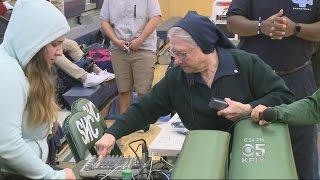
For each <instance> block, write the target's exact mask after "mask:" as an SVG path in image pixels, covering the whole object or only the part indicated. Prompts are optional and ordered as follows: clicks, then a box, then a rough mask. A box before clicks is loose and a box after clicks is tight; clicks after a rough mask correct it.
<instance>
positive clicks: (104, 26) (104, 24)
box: [101, 20, 126, 50]
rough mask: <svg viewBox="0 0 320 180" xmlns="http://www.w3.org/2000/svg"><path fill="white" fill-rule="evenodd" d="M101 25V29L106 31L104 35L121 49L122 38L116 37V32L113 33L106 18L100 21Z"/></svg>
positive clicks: (122, 44) (123, 43) (122, 45)
mask: <svg viewBox="0 0 320 180" xmlns="http://www.w3.org/2000/svg"><path fill="white" fill-rule="evenodd" d="M101 27H102V29H103V31H104V32H105V33H106V35H107V36H108V37H109V39H110V40H111V41H112V42H113V43H114V44H115V45H116V46H117V47H118V48H119V49H121V50H123V47H124V45H125V43H126V42H125V41H124V40H122V39H118V37H117V35H116V33H114V31H113V29H112V27H111V24H110V23H109V22H108V21H107V20H102V21H101Z"/></svg>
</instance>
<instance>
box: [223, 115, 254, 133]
mask: <svg viewBox="0 0 320 180" xmlns="http://www.w3.org/2000/svg"><path fill="white" fill-rule="evenodd" d="M248 117H249V116H244V117H241V118H239V119H237V120H236V121H234V122H233V123H232V124H231V126H230V127H229V128H228V129H227V132H229V133H231V129H232V128H233V126H235V125H236V124H237V123H238V122H240V121H242V120H244V119H247V118H248Z"/></svg>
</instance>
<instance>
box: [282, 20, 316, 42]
mask: <svg viewBox="0 0 320 180" xmlns="http://www.w3.org/2000/svg"><path fill="white" fill-rule="evenodd" d="M285 18H286V17H285ZM286 21H287V27H288V28H287V29H288V30H287V31H286V33H287V36H292V35H293V34H294V28H295V26H296V23H295V22H293V21H291V20H290V19H289V18H286ZM298 25H300V26H301V30H300V32H299V33H298V34H297V35H296V36H297V37H299V38H301V39H304V40H308V41H320V21H318V22H315V23H311V24H303V23H298Z"/></svg>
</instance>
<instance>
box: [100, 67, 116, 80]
mask: <svg viewBox="0 0 320 180" xmlns="http://www.w3.org/2000/svg"><path fill="white" fill-rule="evenodd" d="M98 75H99V76H103V77H105V78H106V81H109V80H111V79H114V78H115V75H114V74H113V73H109V72H108V71H107V70H102V71H100V72H99V73H98Z"/></svg>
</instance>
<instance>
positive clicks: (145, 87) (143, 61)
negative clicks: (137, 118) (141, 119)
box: [132, 50, 157, 132]
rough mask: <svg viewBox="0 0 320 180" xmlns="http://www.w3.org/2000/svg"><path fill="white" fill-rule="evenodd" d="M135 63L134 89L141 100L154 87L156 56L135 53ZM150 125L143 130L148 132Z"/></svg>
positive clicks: (143, 52) (141, 52)
mask: <svg viewBox="0 0 320 180" xmlns="http://www.w3.org/2000/svg"><path fill="white" fill-rule="evenodd" d="M133 55H134V57H133V59H134V61H133V63H132V71H133V79H134V89H135V91H136V92H137V93H138V96H139V99H140V98H141V97H142V96H144V95H145V94H146V93H147V92H148V91H149V90H150V89H151V86H152V81H153V77H154V69H155V63H156V60H157V59H156V55H155V53H153V52H152V51H145V50H140V51H137V52H134V53H133ZM149 128H150V125H148V126H146V127H145V128H143V131H145V132H146V131H148V130H149Z"/></svg>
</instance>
